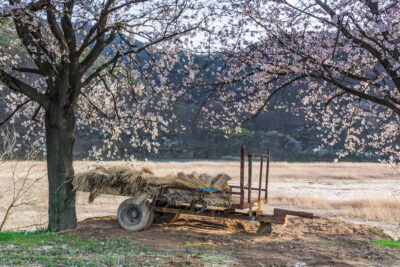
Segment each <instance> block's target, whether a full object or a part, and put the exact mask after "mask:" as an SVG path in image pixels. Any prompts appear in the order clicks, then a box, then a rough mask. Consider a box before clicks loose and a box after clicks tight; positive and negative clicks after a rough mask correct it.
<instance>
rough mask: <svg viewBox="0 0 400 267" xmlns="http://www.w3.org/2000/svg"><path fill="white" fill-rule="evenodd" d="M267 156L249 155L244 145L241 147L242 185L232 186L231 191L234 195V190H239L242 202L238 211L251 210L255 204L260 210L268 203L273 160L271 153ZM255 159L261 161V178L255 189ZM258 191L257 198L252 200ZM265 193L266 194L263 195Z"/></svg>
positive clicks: (259, 154) (238, 206) (237, 206)
mask: <svg viewBox="0 0 400 267" xmlns="http://www.w3.org/2000/svg"><path fill="white" fill-rule="evenodd" d="M267 151H268V152H267V153H266V154H261V153H249V152H247V151H245V147H244V146H243V145H242V146H241V147H240V185H239V186H236V185H231V186H230V187H231V191H232V193H233V194H236V193H237V192H234V191H233V190H234V189H239V193H240V202H239V205H236V206H235V208H237V209H246V208H251V207H253V205H254V204H255V203H258V205H259V209H260V208H261V206H262V205H263V204H266V203H268V182H269V163H270V159H271V154H270V152H269V149H268V150H267ZM246 157H247V162H248V168H247V172H248V174H247V186H245V165H246V164H245V161H246ZM254 158H259V159H260V164H259V166H260V176H259V179H258V187H253V160H254ZM264 161H265V179H263V166H264ZM246 191H247V200H246V199H245V193H246ZM253 191H256V195H257V198H256V199H255V200H253V199H252V197H251V196H252V192H253ZM262 192H264V194H263V193H262Z"/></svg>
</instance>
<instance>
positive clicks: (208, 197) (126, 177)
mask: <svg viewBox="0 0 400 267" xmlns="http://www.w3.org/2000/svg"><path fill="white" fill-rule="evenodd" d="M230 179H231V178H230V177H229V176H228V175H227V174H218V175H216V176H210V175H207V174H200V175H198V174H197V173H192V174H184V173H181V172H180V173H178V174H170V175H167V176H164V177H158V176H156V175H154V174H153V173H152V171H151V170H150V169H148V168H143V169H142V170H137V169H133V168H130V167H127V166H116V167H111V168H105V167H97V168H96V169H94V170H92V171H88V172H84V173H80V174H77V175H76V176H75V177H74V181H73V184H74V187H75V189H76V190H77V191H83V192H89V193H90V195H89V202H92V201H93V200H94V199H95V198H96V197H98V196H99V195H100V194H111V195H126V196H132V197H137V198H141V199H143V200H144V199H152V198H154V197H156V196H158V194H159V192H160V190H161V189H162V190H163V196H166V198H167V201H168V203H169V204H179V203H182V202H190V201H191V200H196V199H198V194H199V193H197V192H192V191H186V190H177V189H171V188H166V187H168V186H185V187H193V188H201V189H215V190H220V191H229V185H228V181H229V180H230ZM203 199H204V201H205V202H206V204H207V205H213V206H220V207H229V206H230V204H231V201H230V195H229V194H213V193H204V198H203Z"/></svg>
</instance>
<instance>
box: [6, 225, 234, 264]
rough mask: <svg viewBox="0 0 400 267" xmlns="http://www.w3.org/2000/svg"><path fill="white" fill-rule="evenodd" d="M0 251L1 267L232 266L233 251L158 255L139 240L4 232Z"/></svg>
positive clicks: (197, 247) (188, 249)
mask: <svg viewBox="0 0 400 267" xmlns="http://www.w3.org/2000/svg"><path fill="white" fill-rule="evenodd" d="M0 251H1V253H0V266H4V265H5V266H9V265H40V266H59V265H62V266H121V265H122V266H167V265H169V262H170V260H171V259H174V258H184V259H185V260H189V261H191V260H192V259H194V260H198V259H201V260H202V261H204V262H213V263H226V262H230V259H231V258H232V255H231V253H229V252H230V250H226V249H224V248H217V247H215V246H212V245H207V244H194V245H193V244H188V245H186V246H182V247H177V249H176V250H169V249H168V250H165V251H160V250H158V251H156V250H155V249H154V248H153V247H152V246H151V245H150V246H149V244H145V243H143V242H139V241H136V240H114V239H106V238H93V237H83V236H78V235H60V234H56V233H52V232H46V231H45V230H40V231H35V232H26V231H25V232H23V231H21V232H2V233H0ZM228 251H229V252H228ZM182 252H184V254H182Z"/></svg>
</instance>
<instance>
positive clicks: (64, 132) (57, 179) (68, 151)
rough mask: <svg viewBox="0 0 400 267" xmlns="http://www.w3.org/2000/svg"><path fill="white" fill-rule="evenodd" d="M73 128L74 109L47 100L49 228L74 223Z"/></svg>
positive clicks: (68, 226)
mask: <svg viewBox="0 0 400 267" xmlns="http://www.w3.org/2000/svg"><path fill="white" fill-rule="evenodd" d="M64 107H65V106H64ZM74 128H75V114H74V110H73V109H72V108H71V107H70V108H63V107H62V105H59V104H58V103H51V104H50V107H49V109H48V111H47V113H46V146H47V171H48V181H49V210H48V213H49V225H48V229H49V230H50V231H60V230H65V229H71V228H75V227H76V224H77V220H76V213H75V190H74V188H73V185H72V178H73V176H74V169H73V165H72V162H73V155H72V151H73V146H74V141H75V133H74Z"/></svg>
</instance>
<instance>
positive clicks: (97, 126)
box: [0, 0, 207, 231]
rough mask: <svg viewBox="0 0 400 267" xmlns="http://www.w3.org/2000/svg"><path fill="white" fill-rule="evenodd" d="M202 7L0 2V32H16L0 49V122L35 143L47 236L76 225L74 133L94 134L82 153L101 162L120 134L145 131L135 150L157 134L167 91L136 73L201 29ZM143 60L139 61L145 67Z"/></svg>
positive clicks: (84, 0)
mask: <svg viewBox="0 0 400 267" xmlns="http://www.w3.org/2000/svg"><path fill="white" fill-rule="evenodd" d="M203 4H204V3H203V1H190V0H94V1H88V0H37V1H31V0H26V1H25V0H10V1H1V3H0V23H1V30H2V35H3V36H7V35H9V36H17V38H16V39H15V40H11V41H10V43H9V45H4V46H2V47H0V93H1V95H2V97H3V103H6V107H5V111H6V112H8V115H7V116H6V117H5V120H4V121H3V122H1V124H5V123H13V122H14V123H15V122H21V121H23V126H24V127H25V129H26V133H24V135H23V136H24V137H25V136H30V134H34V135H35V142H38V143H45V154H46V157H47V169H48V181H49V211H48V213H49V225H48V228H49V230H52V231H58V230H63V229H69V228H74V227H75V226H76V214H75V192H74V190H73V186H72V182H71V179H72V177H73V175H74V170H73V165H72V163H73V146H74V140H75V132H76V131H87V132H95V131H97V132H101V133H102V134H104V135H105V140H106V141H105V143H104V144H103V146H102V147H98V148H97V149H94V150H93V151H92V156H94V157H96V156H98V155H99V154H101V153H103V152H105V153H108V155H107V156H109V157H111V156H112V155H114V153H116V148H115V147H113V146H114V144H115V143H116V142H117V141H118V140H121V139H122V138H129V139H130V141H131V143H132V144H135V143H138V142H140V140H139V139H138V138H137V137H138V136H139V135H145V136H146V139H145V140H144V143H145V145H148V146H149V147H150V146H152V145H154V144H152V143H153V141H152V140H154V139H155V138H156V137H157V135H158V130H159V129H161V130H162V129H165V127H166V126H167V125H168V123H169V121H171V120H172V119H173V118H171V117H168V116H167V117H166V115H165V114H167V115H168V113H165V112H163V111H164V110H166V109H167V110H168V109H169V107H170V106H171V103H172V102H173V101H172V100H173V98H174V95H175V93H174V92H173V91H169V90H168V88H162V87H155V86H154V83H155V82H153V83H152V84H151V83H146V79H139V77H138V76H139V75H140V74H141V70H142V69H150V65H151V62H152V60H150V59H151V58H153V57H155V58H157V54H162V55H163V56H165V57H167V56H168V54H169V53H170V54H171V57H173V56H174V55H175V54H176V51H177V50H179V49H180V46H181V44H182V43H184V42H187V38H188V36H189V34H193V32H195V31H197V30H200V29H204V27H205V26H204V25H205V24H206V22H207V14H206V12H205V11H204V12H201V10H207V9H205V6H204V5H203ZM143 57H148V58H149V60H147V62H148V63H146V64H147V65H146V66H145V67H144V66H142V65H141V64H142V63H143V60H142V58H143ZM158 57H160V56H158ZM149 62H150V63H149ZM154 62H158V61H154ZM142 67H143V68H142ZM155 67H157V66H155ZM158 67H159V66H158ZM167 67H168V66H166V67H164V68H163V70H164V71H166V70H167ZM165 75H166V74H165ZM161 76H162V75H161ZM161 76H160V77H161ZM149 106H151V109H149V108H148V107H149ZM113 148H114V150H113Z"/></svg>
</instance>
